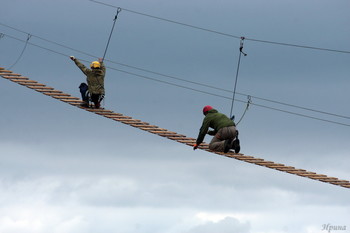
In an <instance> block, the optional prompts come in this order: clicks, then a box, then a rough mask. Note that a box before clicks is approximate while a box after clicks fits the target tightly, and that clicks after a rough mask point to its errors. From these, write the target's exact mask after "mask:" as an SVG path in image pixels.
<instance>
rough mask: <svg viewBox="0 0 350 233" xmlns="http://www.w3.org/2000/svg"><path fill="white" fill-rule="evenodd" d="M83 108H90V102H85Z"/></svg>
mask: <svg viewBox="0 0 350 233" xmlns="http://www.w3.org/2000/svg"><path fill="white" fill-rule="evenodd" d="M80 106H81V107H84V108H88V107H89V102H85V101H84V102H83V103H81V104H80Z"/></svg>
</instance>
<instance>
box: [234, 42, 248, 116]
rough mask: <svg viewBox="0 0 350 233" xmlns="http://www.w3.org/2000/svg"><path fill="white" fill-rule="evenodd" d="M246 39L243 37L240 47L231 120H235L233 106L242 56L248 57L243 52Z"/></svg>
mask: <svg viewBox="0 0 350 233" xmlns="http://www.w3.org/2000/svg"><path fill="white" fill-rule="evenodd" d="M244 39H245V37H243V36H242V37H241V41H240V46H239V57H238V65H237V71H236V80H235V85H234V87H233V96H232V104H231V111H230V116H231V120H234V119H235V116H234V115H233V114H232V111H233V104H234V102H235V96H236V88H237V81H238V74H239V67H240V64H241V56H242V54H243V55H244V56H247V54H246V53H244V52H243V43H244Z"/></svg>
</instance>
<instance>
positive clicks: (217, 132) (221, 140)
mask: <svg viewBox="0 0 350 233" xmlns="http://www.w3.org/2000/svg"><path fill="white" fill-rule="evenodd" d="M203 114H204V115H205V117H204V120H203V123H202V127H201V128H200V130H199V134H198V137H197V140H196V144H195V145H194V146H193V150H195V149H197V148H198V146H199V145H200V144H201V143H202V142H203V140H204V137H205V135H206V134H209V135H213V136H214V137H213V139H212V140H211V142H210V143H209V149H210V150H214V151H219V152H224V153H227V152H228V151H229V150H231V149H233V150H234V151H235V153H239V151H240V149H241V147H240V144H239V139H238V130H236V126H235V123H234V122H233V121H232V120H231V119H230V118H228V117H227V116H226V115H225V114H222V113H219V112H218V111H217V110H216V109H213V107H211V106H209V105H207V106H205V107H204V108H203ZM209 128H212V129H213V130H209Z"/></svg>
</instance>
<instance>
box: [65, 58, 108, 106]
mask: <svg viewBox="0 0 350 233" xmlns="http://www.w3.org/2000/svg"><path fill="white" fill-rule="evenodd" d="M70 59H71V60H72V61H74V62H75V64H76V65H77V66H78V67H79V69H80V70H81V71H82V72H83V73H84V74H85V75H86V81H87V84H86V83H81V84H80V86H79V89H80V93H81V96H82V99H83V101H84V103H83V104H82V106H83V107H89V106H90V102H89V101H90V100H91V101H92V102H93V103H94V106H95V108H100V106H101V101H102V100H103V98H104V95H105V88H104V79H105V74H106V67H105V66H104V64H103V59H102V58H99V60H98V61H93V62H91V64H90V68H91V69H89V68H87V67H86V66H85V65H84V64H82V63H81V62H80V61H79V60H78V59H76V58H75V57H74V56H70Z"/></svg>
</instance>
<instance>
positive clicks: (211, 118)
mask: <svg viewBox="0 0 350 233" xmlns="http://www.w3.org/2000/svg"><path fill="white" fill-rule="evenodd" d="M227 126H235V123H234V122H233V121H232V120H231V119H230V118H228V117H227V116H226V115H225V114H222V113H219V112H218V111H217V110H216V109H212V110H209V111H208V113H207V115H206V116H205V117H204V119H203V123H202V127H201V128H200V130H199V134H198V137H197V141H196V144H197V145H199V144H201V143H202V142H203V140H204V137H205V135H206V134H207V133H208V129H209V128H212V129H214V130H213V131H210V132H209V134H211V135H215V134H216V133H217V132H218V131H219V129H221V128H224V127H227Z"/></svg>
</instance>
